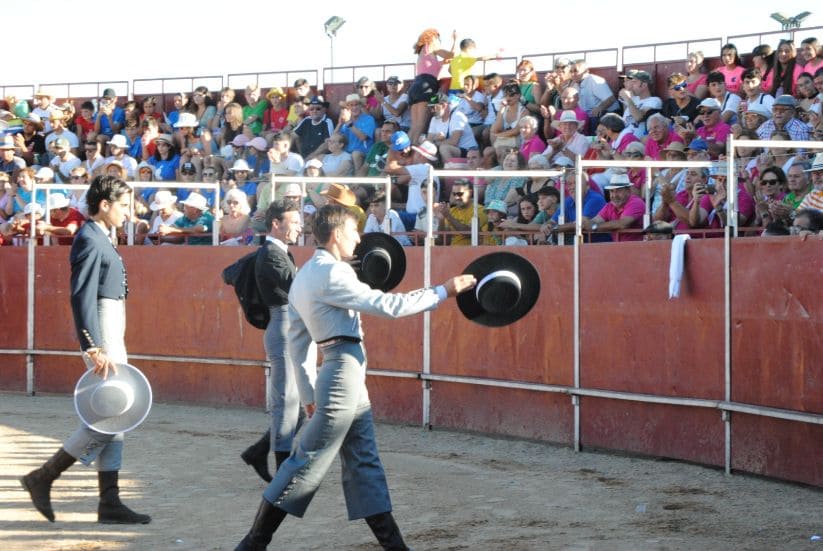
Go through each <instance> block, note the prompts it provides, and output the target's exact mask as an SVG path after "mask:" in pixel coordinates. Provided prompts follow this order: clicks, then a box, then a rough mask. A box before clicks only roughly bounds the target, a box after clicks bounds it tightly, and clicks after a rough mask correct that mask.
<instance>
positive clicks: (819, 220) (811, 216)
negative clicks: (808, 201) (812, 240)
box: [794, 208, 823, 233]
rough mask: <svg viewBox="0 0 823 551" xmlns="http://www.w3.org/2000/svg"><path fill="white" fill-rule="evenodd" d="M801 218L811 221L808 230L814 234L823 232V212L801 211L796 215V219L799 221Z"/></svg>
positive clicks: (815, 210)
mask: <svg viewBox="0 0 823 551" xmlns="http://www.w3.org/2000/svg"><path fill="white" fill-rule="evenodd" d="M801 216H805V217H806V218H807V219H808V220H809V225H808V226H807V227H806V228H805V229H806V230H808V231H810V232H814V233H819V232H820V230H823V212H820V211H819V210H817V209H809V208H807V209H800V210H798V211H797V212H796V213H795V217H794V219H795V220H797V219H798V218H800V217H801Z"/></svg>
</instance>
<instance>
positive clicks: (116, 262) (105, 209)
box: [20, 176, 151, 524]
mask: <svg viewBox="0 0 823 551" xmlns="http://www.w3.org/2000/svg"><path fill="white" fill-rule="evenodd" d="M86 200H87V201H88V205H89V215H90V218H89V220H88V221H86V223H85V224H84V225H83V227H82V228H80V231H79V232H77V237H76V238H75V240H74V243H72V247H71V253H70V255H69V260H70V262H71V310H72V314H73V315H74V326H75V329H76V330H77V337H78V339H79V340H80V348H81V349H82V350H83V352H85V354H86V355H87V357H88V359H89V361H90V364H92V365H93V369H94V372H95V373H96V374H97V375H99V376H100V377H101V378H103V379H105V378H106V376H107V374H108V372H109V370H112V371H115V370H116V366H115V364H117V363H127V362H128V357H127V354H126V344H125V339H124V337H125V333H126V296H127V295H128V294H129V287H128V284H127V282H126V268H125V266H124V265H123V259H122V258H120V255H119V254H118V252H117V249H115V248H114V245H113V244H112V242H111V240H110V239H109V232H110V231H111V230H112V229H119V228H122V227H123V223H124V222H125V221H126V219H127V218H128V214H129V205H130V203H131V188H130V187H129V186H128V185H127V184H126V183H125V182H124V181H123V180H121V179H119V178H115V177H113V176H98V177H96V178H95V179H94V181H93V182H92V183H91V186H89V191H88V194H87V195H86ZM122 455H123V434H122V433H120V434H103V433H101V432H98V431H96V430H94V429H92V428H91V427H88V426H86V425H83V426H81V427H79V428H78V429H77V430H76V431H74V433H73V434H72V435H71V436H69V438H68V440H66V442H65V443H64V444H63V447H62V448H60V449H59V450H57V453H55V454H54V455H53V456H52V457H51V458H50V459H49V460H48V461H46V463H45V464H44V465H43V466H42V467H40V468H39V469H35V470H34V471H32V472H30V473H29V474H27V475H26V476H24V477H23V478H21V479H20V483H21V484H22V485H23V488H25V489H26V490H28V492H29V494H30V495H31V500H32V503H34V506H35V507H36V508H37V510H38V511H40V513H41V514H42V515H43V516H44V517H46V518H47V519H49V521H51V522H54V510H53V509H52V506H51V485H52V483H53V482H54V481H55V480H56V479H57V478H58V477H59V476H60V474H62V472H63V471H65V470H66V469H68V468H69V467H70V466H71V465H73V464H74V462H75V461H77V460H78V459H79V460H80V461H81V462H82V463H84V464H85V465H89V464H91V463H92V462H94V463H95V464H96V465H97V478H98V483H99V487H100V503H99V505H98V508H97V521H98V522H100V523H103V524H148V523H149V522H151V517H150V516H149V515H143V514H140V513H135V512H134V511H132V510H131V509H129V508H128V507H126V506H125V505H123V503H121V502H120V490H119V486H118V472H119V471H120V465H121V459H122Z"/></svg>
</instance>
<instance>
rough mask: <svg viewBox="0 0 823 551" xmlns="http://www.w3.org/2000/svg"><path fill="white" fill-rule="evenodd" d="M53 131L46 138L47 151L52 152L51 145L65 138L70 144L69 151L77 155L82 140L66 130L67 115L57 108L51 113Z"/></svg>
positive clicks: (50, 119)
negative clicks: (58, 139)
mask: <svg viewBox="0 0 823 551" xmlns="http://www.w3.org/2000/svg"><path fill="white" fill-rule="evenodd" d="M49 121H50V122H51V126H52V131H51V132H50V133H49V134H48V135H47V136H46V140H45V141H46V149H47V150H51V144H52V143H53V142H54V140H56V139H57V138H65V139H66V140H68V142H69V149H70V150H71V152H72V153H74V154H75V155H77V148H79V147H80V140H79V139H78V138H77V134H75V133H74V132H72V131H71V130H68V129H67V128H66V119H65V113H64V112H63V110H62V109H59V108H55V109H53V110H52V111H51V112H50V113H49Z"/></svg>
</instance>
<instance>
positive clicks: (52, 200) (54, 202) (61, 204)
mask: <svg viewBox="0 0 823 551" xmlns="http://www.w3.org/2000/svg"><path fill="white" fill-rule="evenodd" d="M48 205H49V210H52V209H62V208H65V207H67V206H69V198H68V197H66V196H65V195H63V194H62V193H51V194H49V201H48Z"/></svg>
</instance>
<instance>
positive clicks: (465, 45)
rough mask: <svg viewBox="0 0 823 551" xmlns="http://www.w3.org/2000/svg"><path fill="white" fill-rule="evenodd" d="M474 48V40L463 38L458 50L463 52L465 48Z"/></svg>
mask: <svg viewBox="0 0 823 551" xmlns="http://www.w3.org/2000/svg"><path fill="white" fill-rule="evenodd" d="M473 46H475V43H474V40H472V39H471V38H464V39H463V40H461V41H460V49H461V50H465V49H466V48H470V47H473Z"/></svg>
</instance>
